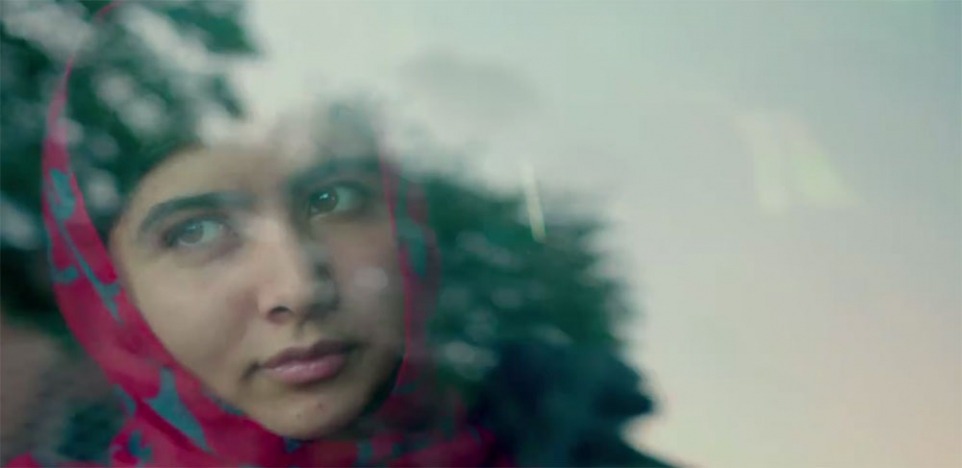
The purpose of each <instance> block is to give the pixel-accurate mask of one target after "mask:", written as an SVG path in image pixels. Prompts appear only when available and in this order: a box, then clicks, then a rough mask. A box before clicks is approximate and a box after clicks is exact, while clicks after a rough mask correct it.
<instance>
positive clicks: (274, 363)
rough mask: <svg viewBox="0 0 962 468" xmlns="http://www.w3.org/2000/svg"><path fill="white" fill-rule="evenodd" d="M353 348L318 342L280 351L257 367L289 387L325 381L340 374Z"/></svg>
mask: <svg viewBox="0 0 962 468" xmlns="http://www.w3.org/2000/svg"><path fill="white" fill-rule="evenodd" d="M354 348H355V346H354V345H352V344H350V343H347V342H343V341H319V342H317V343H315V344H313V345H311V346H306V347H300V348H288V349H286V350H284V351H281V352H280V353H278V354H276V355H274V357H272V358H271V359H269V360H267V361H266V362H264V363H263V364H261V368H262V369H263V370H264V371H266V372H267V374H268V375H269V376H271V377H273V378H274V379H276V380H279V381H281V382H283V383H287V384H292V385H293V384H304V383H310V382H315V381H320V380H326V379H330V378H332V377H335V376H336V375H337V374H339V373H340V372H341V370H342V369H343V368H344V366H345V364H346V363H347V357H348V355H349V353H350V352H351V351H352V350H353V349H354Z"/></svg>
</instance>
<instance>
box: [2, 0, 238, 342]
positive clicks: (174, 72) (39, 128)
mask: <svg viewBox="0 0 962 468" xmlns="http://www.w3.org/2000/svg"><path fill="white" fill-rule="evenodd" d="M107 4H108V2H104V1H78V0H57V1H41V0H38V1H29V2H2V4H0V15H2V16H0V38H2V44H0V74H2V75H0V108H2V109H3V113H2V117H0V125H2V133H3V138H2V139H0V154H2V159H0V188H2V193H0V197H2V201H3V207H4V209H3V211H4V213H3V218H4V219H3V223H2V225H3V227H2V230H0V232H2V238H0V249H2V253H0V254H2V256H3V268H2V275H0V281H2V289H3V296H2V300H3V303H4V305H5V307H4V309H5V313H7V314H13V315H15V316H16V318H18V319H27V320H28V321H29V322H30V323H33V324H39V325H42V326H43V328H45V329H47V330H51V329H58V330H59V331H63V329H62V328H61V327H59V326H58V325H57V321H58V318H57V317H58V316H57V314H56V313H54V312H55V304H54V302H53V299H52V297H51V295H50V289H49V287H48V285H47V281H48V280H47V274H46V268H45V266H44V265H45V258H44V257H45V254H44V244H45V240H44V239H43V236H42V233H43V229H42V225H41V222H40V150H41V143H42V139H43V135H44V131H45V125H44V122H45V118H46V115H45V114H46V109H47V105H48V104H49V102H50V98H51V96H52V93H53V91H54V89H55V85H56V80H57V79H58V78H59V77H60V75H61V74H62V73H63V71H64V65H65V62H66V59H67V57H68V56H69V55H70V54H71V53H73V52H74V51H75V48H76V46H77V45H78V44H85V46H84V48H83V49H81V50H80V51H79V55H78V57H77V62H76V66H75V69H74V72H73V78H72V79H71V82H70V96H71V98H70V102H69V104H68V115H69V118H70V119H71V121H72V124H73V125H71V131H70V135H69V139H70V144H71V147H72V148H71V149H72V151H73V154H75V155H77V157H76V158H75V170H76V171H78V172H82V173H84V175H85V177H81V180H82V181H83V183H84V184H85V185H86V186H85V187H83V190H84V191H85V193H86V194H87V200H88V209H90V210H91V213H92V215H93V216H94V218H95V219H96V220H97V222H98V224H100V226H101V228H103V229H106V227H107V226H109V224H110V222H111V221H112V217H113V216H115V215H116V213H117V212H118V209H117V208H118V204H119V203H121V201H122V200H123V197H124V195H125V194H127V193H128V192H129V191H130V189H131V187H130V186H129V184H130V183H132V182H133V181H135V180H137V179H138V177H136V175H137V174H141V173H143V172H145V171H146V170H148V169H149V168H150V166H151V165H152V164H153V163H154V162H155V161H154V159H155V157H154V156H155V155H157V154H159V153H161V152H162V151H160V150H159V149H161V148H170V147H172V146H177V145H180V144H184V143H186V142H191V141H194V140H195V139H196V138H197V134H198V131H199V126H200V123H201V120H202V118H203V116H205V115H208V114H217V113H219V114H221V115H226V116H228V117H239V116H241V115H242V114H243V112H244V109H243V106H242V104H241V102H240V99H239V98H238V97H237V95H236V93H235V91H234V88H233V87H232V85H231V84H230V82H229V81H228V80H227V78H226V75H225V71H224V70H215V69H213V68H212V67H206V68H205V67H203V66H198V63H187V62H190V61H189V60H182V58H183V56H187V55H190V56H191V58H192V59H194V60H193V62H198V60H197V58H198V57H199V58H201V59H203V60H200V61H201V62H209V61H211V59H213V58H217V57H220V58H221V60H222V59H223V58H232V57H246V56H250V55H252V54H255V53H256V47H255V46H254V44H253V42H252V40H251V39H250V37H249V35H248V33H247V32H246V30H245V29H244V24H243V20H244V14H245V4H244V3H243V2H234V1H231V2H220V1H217V2H211V1H201V0H198V1H181V2H154V1H149V2H140V1H127V2H122V3H121V4H120V5H118V6H117V7H116V8H115V9H114V11H113V12H112V13H111V14H110V15H108V16H106V17H105V18H104V20H103V23H102V24H100V25H97V26H96V27H91V25H92V21H93V15H94V14H95V13H96V12H97V11H98V10H100V9H101V8H103V7H104V6H105V5H107ZM152 30H153V31H158V30H161V31H162V30H167V31H168V32H171V31H172V32H173V34H174V35H175V36H176V37H179V38H180V39H181V40H180V41H178V42H177V43H173V44H168V45H165V46H163V47H160V46H158V45H157V44H155V43H152V42H150V41H148V40H147V39H145V37H147V36H149V34H147V33H148V32H149V31H152ZM201 65H203V64H201ZM12 213H15V215H14V214H12ZM21 321H22V320H21Z"/></svg>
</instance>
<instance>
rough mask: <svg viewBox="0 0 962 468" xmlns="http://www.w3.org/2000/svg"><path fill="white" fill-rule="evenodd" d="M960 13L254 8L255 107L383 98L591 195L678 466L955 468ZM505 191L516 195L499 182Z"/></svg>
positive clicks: (417, 5) (613, 7)
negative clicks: (606, 229) (625, 283)
mask: <svg viewBox="0 0 962 468" xmlns="http://www.w3.org/2000/svg"><path fill="white" fill-rule="evenodd" d="M960 18H962V8H960V3H959V2H941V3H926V2H912V3H880V2H870V1H859V2H827V1H825V2H778V3H775V2H642V1H637V2H629V1H623V2H610V3H603V2H591V3H588V2H564V1H551V2H548V1H546V2H491V3H470V2H427V1H423V2H353V3H346V2H326V1H312V0H301V1H298V0H286V1H277V0H273V1H270V2H255V3H254V5H253V8H252V14H251V17H250V23H251V27H252V29H253V31H254V33H255V35H256V36H257V39H258V40H259V41H260V43H261V44H262V45H263V48H264V52H265V53H266V58H265V60H263V61H260V62H259V63H257V64H256V65H253V66H249V67H245V68H243V69H241V70H239V71H238V75H237V79H238V82H239V83H240V84H241V85H242V88H243V91H244V95H245V98H247V99H248V101H249V102H250V104H251V105H252V108H253V111H254V116H255V118H258V119H270V118H272V117H273V116H275V115H277V114H279V113H282V112H286V111H288V110H290V109H291V108H294V107H297V106H303V105H305V104H306V103H307V102H308V101H309V100H310V99H311V98H312V97H313V96H316V95H318V94H321V93H330V92H370V93H376V94H377V95H378V96H380V97H381V98H382V99H384V100H385V101H387V102H389V103H391V105H392V106H393V109H395V110H397V111H398V112H399V113H400V114H403V115H405V116H406V117H409V118H411V119H417V120H418V121H419V122H421V123H422V124H423V125H424V126H425V128H427V129H428V131H429V132H430V133H431V134H432V135H434V136H436V137H438V138H441V139H443V140H444V141H445V142H446V143H449V144H457V145H464V146H467V147H470V148H472V155H473V156H472V157H473V158H475V159H474V160H473V161H471V167H474V168H477V170H478V171H479V173H481V174H483V176H485V177H488V178H490V179H492V180H494V181H495V182H497V183H500V184H503V185H507V186H512V184H515V183H520V180H519V178H518V174H519V163H518V160H524V161H526V162H527V163H529V164H530V165H531V167H532V168H533V169H534V173H535V174H536V175H537V177H538V178H539V182H540V184H541V185H542V186H543V187H544V188H545V190H547V191H552V190H554V191H556V192H557V191H564V192H566V193H585V194H589V195H590V196H589V197H587V198H585V200H587V201H586V203H596V204H597V209H598V210H599V212H601V213H603V214H604V215H606V216H608V217H609V218H611V219H613V220H614V222H615V226H614V228H613V229H612V231H611V232H610V233H609V235H608V237H607V238H606V239H605V243H606V244H605V245H607V246H609V250H610V251H611V252H614V253H615V254H616V257H617V260H618V261H619V263H618V264H617V266H618V268H620V270H621V271H623V272H624V273H625V274H627V275H628V279H629V281H630V283H631V285H632V286H633V287H634V288H635V294H634V300H635V301H636V302H637V303H638V304H639V305H640V306H641V307H642V308H643V309H644V314H645V315H644V320H643V324H638V325H637V326H636V327H635V328H634V329H633V330H632V333H631V334H630V335H631V338H632V342H633V343H634V346H633V348H632V359H633V360H634V361H635V362H637V363H638V364H639V365H640V366H641V367H642V368H643V369H644V370H645V371H646V373H647V374H648V375H649V377H650V379H651V381H652V384H653V387H654V389H655V390H656V391H657V393H658V397H659V399H660V400H661V402H662V413H661V414H660V416H659V417H658V418H657V419H656V420H654V421H652V422H650V423H649V424H648V425H646V426H645V427H643V430H642V429H639V430H638V432H637V436H638V438H639V439H640V440H642V441H643V443H644V445H646V446H647V447H649V448H651V449H652V450H653V451H654V452H655V453H658V454H661V455H664V456H666V457H668V458H670V459H673V460H677V461H680V462H687V464H689V465H698V466H717V467H732V468H751V467H759V468H762V467H772V466H778V467H784V468H790V467H800V468H801V467H872V468H882V467H893V468H896V467H897V468H904V467H958V466H962V246H960V241H962V191H960V181H962V134H960V132H962V37H960V30H962V26H960ZM518 188H520V187H518Z"/></svg>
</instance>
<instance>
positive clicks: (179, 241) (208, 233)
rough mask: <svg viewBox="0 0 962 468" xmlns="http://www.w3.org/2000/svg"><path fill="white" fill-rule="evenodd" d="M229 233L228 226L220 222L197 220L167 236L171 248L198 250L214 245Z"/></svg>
mask: <svg viewBox="0 0 962 468" xmlns="http://www.w3.org/2000/svg"><path fill="white" fill-rule="evenodd" d="M228 232H229V228H228V226H227V225H226V224H225V223H224V222H223V221H219V220H213V219H197V220H190V221H187V222H185V223H182V224H180V225H178V226H176V227H175V228H174V229H172V230H171V231H170V232H169V233H168V234H167V235H166V236H165V243H166V244H167V245H168V246H169V247H182V248H198V247H205V246H208V245H210V244H213V243H215V242H217V241H219V240H220V239H222V238H223V237H224V236H226V235H227V234H228Z"/></svg>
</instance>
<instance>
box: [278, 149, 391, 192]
mask: <svg viewBox="0 0 962 468" xmlns="http://www.w3.org/2000/svg"><path fill="white" fill-rule="evenodd" d="M379 170H380V161H379V160H378V159H377V158H376V157H368V158H350V159H348V158H345V159H331V160H329V161H325V162H323V163H320V164H317V165H315V166H312V167H309V168H307V169H305V170H304V171H302V172H301V173H299V174H297V175H295V176H293V177H291V178H290V180H289V181H288V182H287V184H286V185H287V189H288V190H289V192H290V193H292V194H298V193H303V192H305V191H307V190H308V189H310V188H312V186H313V185H314V184H316V183H317V181H319V180H324V179H327V178H330V177H334V176H337V175H340V174H343V173H359V174H376V173H377V172H378V171H379Z"/></svg>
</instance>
